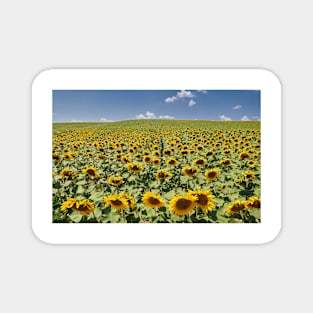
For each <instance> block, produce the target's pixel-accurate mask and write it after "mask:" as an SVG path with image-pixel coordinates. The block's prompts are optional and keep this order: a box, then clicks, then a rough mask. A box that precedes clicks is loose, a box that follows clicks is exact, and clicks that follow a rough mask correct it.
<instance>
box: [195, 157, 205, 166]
mask: <svg viewBox="0 0 313 313" xmlns="http://www.w3.org/2000/svg"><path fill="white" fill-rule="evenodd" d="M193 163H194V164H196V165H202V166H203V165H205V164H206V160H205V159H204V158H199V159H197V160H194V161H193Z"/></svg>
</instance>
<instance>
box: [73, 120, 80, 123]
mask: <svg viewBox="0 0 313 313" xmlns="http://www.w3.org/2000/svg"><path fill="white" fill-rule="evenodd" d="M71 122H72V123H79V122H82V121H81V120H71Z"/></svg>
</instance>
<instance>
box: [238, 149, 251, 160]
mask: <svg viewBox="0 0 313 313" xmlns="http://www.w3.org/2000/svg"><path fill="white" fill-rule="evenodd" d="M249 158H250V154H249V153H248V152H246V151H243V152H241V153H240V154H239V159H240V160H244V159H249Z"/></svg>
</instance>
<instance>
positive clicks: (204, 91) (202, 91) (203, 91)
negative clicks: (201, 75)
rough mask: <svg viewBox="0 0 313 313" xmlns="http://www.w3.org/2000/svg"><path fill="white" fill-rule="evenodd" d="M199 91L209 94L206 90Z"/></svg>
mask: <svg viewBox="0 0 313 313" xmlns="http://www.w3.org/2000/svg"><path fill="white" fill-rule="evenodd" d="M197 91H198V92H201V93H208V92H207V91H206V90H197Z"/></svg>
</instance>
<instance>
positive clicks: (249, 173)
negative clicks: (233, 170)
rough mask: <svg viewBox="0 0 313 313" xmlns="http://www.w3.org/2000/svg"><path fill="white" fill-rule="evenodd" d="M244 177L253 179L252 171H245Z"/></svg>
mask: <svg viewBox="0 0 313 313" xmlns="http://www.w3.org/2000/svg"><path fill="white" fill-rule="evenodd" d="M244 177H245V178H247V179H254V178H255V175H254V173H253V172H245V174H244Z"/></svg>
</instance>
